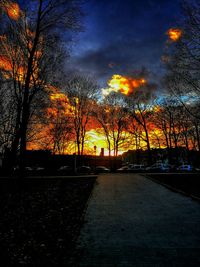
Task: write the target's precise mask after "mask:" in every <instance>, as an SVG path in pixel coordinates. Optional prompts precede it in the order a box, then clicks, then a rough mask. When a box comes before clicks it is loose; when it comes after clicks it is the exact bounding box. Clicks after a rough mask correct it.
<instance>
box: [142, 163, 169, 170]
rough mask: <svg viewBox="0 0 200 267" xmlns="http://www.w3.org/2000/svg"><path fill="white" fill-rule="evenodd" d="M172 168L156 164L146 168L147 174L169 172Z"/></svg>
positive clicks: (167, 165)
mask: <svg viewBox="0 0 200 267" xmlns="http://www.w3.org/2000/svg"><path fill="white" fill-rule="evenodd" d="M170 168H171V166H170V165H169V164H164V163H155V164H153V165H151V166H149V167H147V168H146V171H147V172H168V171H169V170H170Z"/></svg>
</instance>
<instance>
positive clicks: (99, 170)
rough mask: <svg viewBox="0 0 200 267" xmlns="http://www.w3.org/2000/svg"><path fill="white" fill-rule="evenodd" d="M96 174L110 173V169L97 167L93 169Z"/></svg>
mask: <svg viewBox="0 0 200 267" xmlns="http://www.w3.org/2000/svg"><path fill="white" fill-rule="evenodd" d="M95 172H96V173H101V172H110V169H108V168H106V167H105V166H97V167H96V168H95Z"/></svg>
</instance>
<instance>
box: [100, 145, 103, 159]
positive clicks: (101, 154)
mask: <svg viewBox="0 0 200 267" xmlns="http://www.w3.org/2000/svg"><path fill="white" fill-rule="evenodd" d="M100 156H101V157H104V148H103V147H102V148H101V153H100Z"/></svg>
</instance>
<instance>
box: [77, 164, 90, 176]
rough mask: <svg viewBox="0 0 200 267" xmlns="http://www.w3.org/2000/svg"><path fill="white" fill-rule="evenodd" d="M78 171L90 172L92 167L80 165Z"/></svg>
mask: <svg viewBox="0 0 200 267" xmlns="http://www.w3.org/2000/svg"><path fill="white" fill-rule="evenodd" d="M77 172H78V173H86V174H89V173H91V168H90V167H89V166H80V167H78V168H77Z"/></svg>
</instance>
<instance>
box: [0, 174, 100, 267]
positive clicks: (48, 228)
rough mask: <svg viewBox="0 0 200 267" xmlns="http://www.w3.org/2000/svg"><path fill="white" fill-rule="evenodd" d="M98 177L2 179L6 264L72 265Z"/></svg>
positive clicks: (0, 243)
mask: <svg viewBox="0 0 200 267" xmlns="http://www.w3.org/2000/svg"><path fill="white" fill-rule="evenodd" d="M94 182H95V178H91V177H90V178H86V177H84V178H77V177H76V178H67V179H64V178H61V179H52V178H51V179H47V178H45V179H44V178H43V179H42V178H41V179H40V178H37V179H31V178H28V179H25V180H24V181H19V180H17V179H8V178H7V179H6V178H5V179H3V178H1V179H0V254H1V255H0V256H1V257H0V260H1V264H0V265H1V266H3V267H6V266H18V265H19V264H20V265H22V266H24V265H25V266H67V263H68V261H69V258H70V256H71V253H72V251H73V250H74V247H75V243H76V239H77V237H78V234H79V231H80V228H81V226H82V224H83V213H84V209H85V207H86V203H87V200H88V198H89V196H90V193H91V191H92V188H93V185H94Z"/></svg>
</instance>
